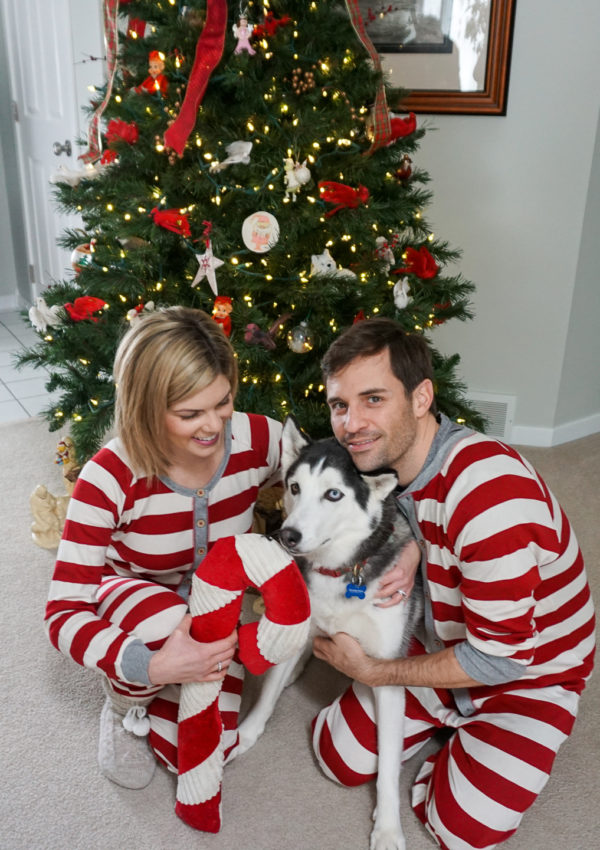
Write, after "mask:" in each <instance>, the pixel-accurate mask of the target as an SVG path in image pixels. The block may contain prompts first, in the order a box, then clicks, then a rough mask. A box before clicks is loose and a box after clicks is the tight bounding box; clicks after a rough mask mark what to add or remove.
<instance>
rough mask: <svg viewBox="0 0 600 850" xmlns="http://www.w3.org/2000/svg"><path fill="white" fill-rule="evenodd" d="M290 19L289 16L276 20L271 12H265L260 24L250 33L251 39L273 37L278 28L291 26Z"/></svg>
mask: <svg viewBox="0 0 600 850" xmlns="http://www.w3.org/2000/svg"><path fill="white" fill-rule="evenodd" d="M291 22H292V19H291V18H290V16H289V15H282V17H281V18H276V17H275V15H274V14H273V12H267V14H266V15H265V19H264V21H263V22H262V24H257V25H256V26H255V27H254V32H253V33H252V37H253V38H265V36H273V35H275V33H276V32H277V30H278V29H279V27H285V26H287V25H288V24H291Z"/></svg>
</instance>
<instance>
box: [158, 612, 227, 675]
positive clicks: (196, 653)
mask: <svg viewBox="0 0 600 850" xmlns="http://www.w3.org/2000/svg"><path fill="white" fill-rule="evenodd" d="M191 625H192V617H191V615H190V614H186V616H185V617H184V618H183V620H182V621H181V623H180V624H179V625H178V626H177V628H176V629H175V631H173V632H172V633H171V634H170V635H169V637H168V638H167V640H166V641H165V643H164V645H163V646H162V647H161V648H160V649H159V650H158V652H156V653H155V654H154V655H153V656H152V658H151V659H150V664H149V666H148V675H149V677H150V681H151V683H152V684H153V685H168V684H171V683H173V684H178V683H183V682H218V681H220V680H221V679H224V678H225V675H226V673H227V668H228V667H229V664H230V663H231V659H232V658H233V654H234V652H235V647H236V644H237V631H236V630H234V631H233V632H232V633H231V634H230V635H229V636H228V637H226V638H223V639H222V640H215V641H213V642H212V643H200V641H197V640H194V638H193V637H192V636H191V635H190V628H191Z"/></svg>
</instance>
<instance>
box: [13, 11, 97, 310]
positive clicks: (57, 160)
mask: <svg viewBox="0 0 600 850" xmlns="http://www.w3.org/2000/svg"><path fill="white" fill-rule="evenodd" d="M1 3H2V11H3V14H4V26H5V35H6V42H7V53H8V57H7V58H8V64H9V68H10V77H11V79H10V87H11V97H12V100H13V109H14V118H15V136H16V143H17V154H18V157H19V170H20V182H21V188H22V196H23V208H24V213H25V229H26V241H27V253H28V262H29V277H30V280H31V297H32V299H33V298H35V297H36V296H37V295H39V294H41V293H42V292H43V290H44V289H45V288H46V287H47V286H50V285H51V284H52V283H53V282H54V281H55V280H60V279H62V278H64V277H65V276H70V274H71V265H70V252H68V251H65V250H64V249H61V248H59V247H58V245H57V244H56V240H57V238H58V237H59V236H60V235H61V234H62V233H63V231H64V229H65V227H67V226H69V227H78V226H79V222H78V221H77V220H76V219H73V218H67V217H66V216H64V215H62V214H60V213H59V212H58V210H57V208H56V205H55V202H54V200H53V197H52V186H51V184H50V182H49V180H50V177H51V176H52V174H54V172H55V171H56V170H57V168H58V166H59V165H61V164H62V165H65V166H66V167H68V168H70V169H79V168H81V167H82V164H81V161H78V159H77V157H78V155H79V154H80V153H81V152H82V151H81V149H80V148H78V146H77V145H76V139H77V138H78V136H79V135H83V136H85V135H86V127H85V118H84V117H83V116H82V115H81V110H80V107H81V99H82V93H81V88H82V76H84V77H85V76H88V77H89V81H90V82H92V81H95V82H96V83H98V84H101V83H102V79H103V71H104V66H103V63H102V62H101V61H92V59H91V57H90V54H87V53H86V52H85V47H87V46H88V44H89V35H90V33H91V37H92V41H93V42H94V43H95V44H98V43H99V41H100V26H99V6H100V3H99V0H1ZM90 12H91V13H92V14H91V16H90ZM74 13H75V14H74ZM86 13H87V22H85V17H84V16H85V14H86ZM83 26H85V27H86V29H87V28H89V29H90V33H88V32H87V31H86V32H83V30H82V29H81V28H82V27H83ZM74 44H78V47H77V48H75V49H74V47H73V45H74ZM79 44H81V45H82V46H83V47H84V49H83V50H80V49H79ZM101 49H102V48H100V50H101ZM92 55H94V54H92ZM95 56H96V58H97V59H98V57H99V53H98V52H96V53H95ZM82 69H83V74H82ZM85 69H87V71H86V70H85ZM89 98H90V95H89V93H88V95H87V99H89ZM55 145H56V146H57V147H56V150H59V153H58V155H57V154H55V152H54V149H55ZM69 147H70V153H69Z"/></svg>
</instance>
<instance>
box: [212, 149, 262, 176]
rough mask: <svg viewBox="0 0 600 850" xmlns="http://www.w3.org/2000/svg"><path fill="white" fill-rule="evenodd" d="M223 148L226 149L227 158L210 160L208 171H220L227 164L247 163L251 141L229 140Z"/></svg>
mask: <svg viewBox="0 0 600 850" xmlns="http://www.w3.org/2000/svg"><path fill="white" fill-rule="evenodd" d="M225 150H226V151H227V158H226V159H224V160H223V161H222V162H211V164H210V171H222V170H223V169H224V168H227V166H228V165H237V164H241V165H248V163H249V162H250V152H251V150H252V142H231V144H230V145H227V147H226V148H225Z"/></svg>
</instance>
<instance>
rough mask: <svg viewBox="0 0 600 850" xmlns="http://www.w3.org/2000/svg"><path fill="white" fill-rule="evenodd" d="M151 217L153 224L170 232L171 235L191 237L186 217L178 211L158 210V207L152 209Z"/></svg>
mask: <svg viewBox="0 0 600 850" xmlns="http://www.w3.org/2000/svg"><path fill="white" fill-rule="evenodd" d="M151 215H152V220H153V221H154V224H157V225H158V226H159V227H164V229H165V230H172V231H173V233H179V235H180V236H186V237H190V236H191V235H192V232H191V230H190V224H189V221H188V219H187V216H186V215H184V214H183V213H180V212H179V210H159V209H158V207H154V209H153V210H152V213H151Z"/></svg>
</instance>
